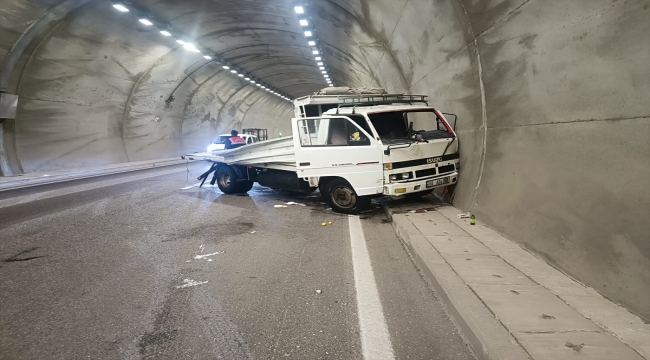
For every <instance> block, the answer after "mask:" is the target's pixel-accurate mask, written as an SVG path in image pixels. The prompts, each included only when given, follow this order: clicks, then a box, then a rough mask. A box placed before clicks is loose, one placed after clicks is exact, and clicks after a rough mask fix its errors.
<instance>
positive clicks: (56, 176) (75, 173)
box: [0, 156, 192, 191]
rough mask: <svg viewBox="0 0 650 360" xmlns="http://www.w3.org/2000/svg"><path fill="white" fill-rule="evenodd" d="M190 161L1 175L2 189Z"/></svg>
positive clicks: (176, 159)
mask: <svg viewBox="0 0 650 360" xmlns="http://www.w3.org/2000/svg"><path fill="white" fill-rule="evenodd" d="M188 161H192V160H189V159H186V160H183V159H181V158H180V156H179V157H174V158H166V159H155V160H146V161H135V162H127V163H119V164H111V165H104V166H98V167H92V168H82V169H65V170H57V171H48V172H43V173H32V174H25V175H17V176H0V191H5V190H13V189H20V188H25V187H30V186H37V185H44V184H51V183H57V182H62V181H70V180H78V179H85V178H90V177H96V176H103V175H110V174H118V173H123V172H129V171H137V170H146V169H153V168H158V167H162V166H170V165H177V164H183V163H186V162H188Z"/></svg>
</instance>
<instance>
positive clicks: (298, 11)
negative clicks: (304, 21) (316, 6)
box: [293, 6, 305, 14]
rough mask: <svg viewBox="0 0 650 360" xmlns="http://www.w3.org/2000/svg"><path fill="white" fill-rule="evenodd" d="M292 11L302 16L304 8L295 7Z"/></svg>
mask: <svg viewBox="0 0 650 360" xmlns="http://www.w3.org/2000/svg"><path fill="white" fill-rule="evenodd" d="M293 10H294V11H295V12H296V14H304V13H305V8H303V7H302V6H295V7H294V8H293Z"/></svg>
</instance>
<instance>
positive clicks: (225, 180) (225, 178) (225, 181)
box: [219, 172, 230, 188]
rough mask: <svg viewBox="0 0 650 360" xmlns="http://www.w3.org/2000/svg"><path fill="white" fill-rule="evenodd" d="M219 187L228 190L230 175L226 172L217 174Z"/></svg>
mask: <svg viewBox="0 0 650 360" xmlns="http://www.w3.org/2000/svg"><path fill="white" fill-rule="evenodd" d="M219 185H221V187H222V188H228V187H229V186H230V174H228V173H226V172H224V173H221V174H219Z"/></svg>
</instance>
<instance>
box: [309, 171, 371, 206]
mask: <svg viewBox="0 0 650 360" xmlns="http://www.w3.org/2000/svg"><path fill="white" fill-rule="evenodd" d="M320 190H321V196H322V197H323V200H325V202H326V203H327V204H328V205H329V206H330V207H332V210H334V211H336V212H338V213H342V214H351V215H355V214H358V213H360V212H361V211H363V210H365V209H366V208H367V207H368V206H369V205H370V197H369V196H358V195H357V193H356V192H355V191H354V189H353V188H352V186H351V185H350V183H348V182H347V181H345V180H344V179H333V180H331V181H329V182H327V183H326V184H324V185H323V186H322V187H321V189H320Z"/></svg>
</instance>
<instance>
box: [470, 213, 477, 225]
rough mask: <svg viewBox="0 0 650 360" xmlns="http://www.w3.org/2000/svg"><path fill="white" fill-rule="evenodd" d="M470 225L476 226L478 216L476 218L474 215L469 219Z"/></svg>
mask: <svg viewBox="0 0 650 360" xmlns="http://www.w3.org/2000/svg"><path fill="white" fill-rule="evenodd" d="M469 224H470V225H476V216H474V214H472V216H470V217H469Z"/></svg>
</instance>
